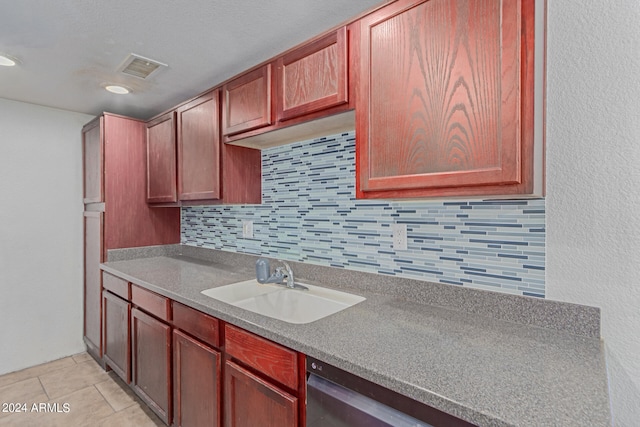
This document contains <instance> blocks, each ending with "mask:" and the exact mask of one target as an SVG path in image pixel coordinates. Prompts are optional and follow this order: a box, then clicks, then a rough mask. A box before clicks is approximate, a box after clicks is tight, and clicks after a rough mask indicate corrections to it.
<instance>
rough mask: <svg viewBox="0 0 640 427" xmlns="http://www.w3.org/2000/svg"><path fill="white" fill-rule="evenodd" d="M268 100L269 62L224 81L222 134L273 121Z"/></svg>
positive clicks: (269, 91) (253, 127)
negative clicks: (226, 81) (225, 82)
mask: <svg viewBox="0 0 640 427" xmlns="http://www.w3.org/2000/svg"><path fill="white" fill-rule="evenodd" d="M271 102H272V101H271V64H267V65H265V66H263V67H260V68H258V69H256V70H253V71H250V72H248V73H246V74H244V75H242V76H240V77H238V78H236V79H234V80H232V81H231V82H229V83H227V84H225V85H224V86H223V87H222V133H223V135H225V136H228V135H235V134H238V133H241V132H247V131H250V130H253V129H257V128H261V127H264V126H268V125H270V124H271V123H272V122H273V119H272V109H271Z"/></svg>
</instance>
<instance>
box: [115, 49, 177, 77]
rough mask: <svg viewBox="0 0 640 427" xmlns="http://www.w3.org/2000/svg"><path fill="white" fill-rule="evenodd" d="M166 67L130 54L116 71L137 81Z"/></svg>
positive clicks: (160, 63)
mask: <svg viewBox="0 0 640 427" xmlns="http://www.w3.org/2000/svg"><path fill="white" fill-rule="evenodd" d="M167 66H168V65H167V64H163V63H162V62H158V61H155V60H153V59H149V58H145V57H144V56H140V55H136V54H135V53H132V54H130V55H129V56H128V57H127V59H125V61H124V62H123V63H122V65H120V67H119V68H118V71H120V72H122V73H124V74H128V75H130V76H134V77H137V78H139V79H146V78H147V77H149V76H150V75H152V74H154V73H156V72H157V71H158V70H160V69H162V68H163V67H167Z"/></svg>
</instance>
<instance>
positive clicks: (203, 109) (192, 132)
mask: <svg viewBox="0 0 640 427" xmlns="http://www.w3.org/2000/svg"><path fill="white" fill-rule="evenodd" d="M218 98H219V91H218V90H214V91H212V92H209V93H207V94H206V95H202V96H201V97H199V98H196V99H195V100H193V101H191V102H189V103H188V104H185V105H183V106H181V107H179V108H178V110H177V115H178V174H179V177H178V187H179V199H180V200H205V199H219V198H220V195H221V194H220V177H221V162H220V158H221V157H220V130H219V129H220V128H219V125H218V123H219V110H218V104H219V101H218Z"/></svg>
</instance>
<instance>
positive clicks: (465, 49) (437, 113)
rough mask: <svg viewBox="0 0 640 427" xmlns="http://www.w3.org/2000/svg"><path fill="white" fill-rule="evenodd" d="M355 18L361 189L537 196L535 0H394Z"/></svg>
mask: <svg viewBox="0 0 640 427" xmlns="http://www.w3.org/2000/svg"><path fill="white" fill-rule="evenodd" d="M360 25H361V27H360V32H359V33H360V38H359V44H360V46H359V55H360V59H359V69H358V72H359V83H358V88H359V91H358V95H359V97H358V99H357V100H356V124H357V127H356V135H357V140H356V153H357V161H356V162H357V165H356V171H357V172H356V192H357V197H360V198H395V197H431V196H471V195H526V194H532V193H533V184H534V165H533V163H534V160H533V159H534V155H533V144H534V141H533V111H534V110H533V84H534V79H533V72H534V69H533V66H534V63H533V47H534V1H533V0H502V1H496V0H485V1H475V2H469V1H464V0H430V1H416V0H399V1H397V2H394V3H391V4H389V5H388V6H386V7H384V8H381V9H379V10H378V11H376V12H374V13H372V14H370V15H368V16H366V17H364V18H363V19H361V20H360Z"/></svg>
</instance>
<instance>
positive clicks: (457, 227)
mask: <svg viewBox="0 0 640 427" xmlns="http://www.w3.org/2000/svg"><path fill="white" fill-rule="evenodd" d="M262 194H263V195H262V204H261V205H232V206H198V207H186V208H182V227H181V230H182V243H183V244H187V245H192V246H202V247H207V248H213V249H219V250H226V251H233V252H243V253H249V254H254V255H265V256H269V257H274V258H281V259H285V260H293V261H304V262H309V263H314V264H319V265H326V266H332V267H340V268H347V269H353V270H359V271H366V272H372V273H379V274H387V275H396V276H403V277H410V278H414V279H421V280H426V281H432V282H440V283H447V284H451V285H459V286H468V287H473V288H482V289H489V290H494V291H499V292H507V293H515V294H519V295H529V296H537V297H544V277H545V274H544V273H545V271H544V269H545V202H544V199H534V200H477V199H474V200H449V199H442V200H413V201H387V200H375V201H372V200H356V198H355V133H354V132H349V133H345V134H341V135H332V136H327V137H325V138H319V139H314V140H310V141H303V142H299V143H293V144H289V145H285V146H280V147H274V148H269V149H266V150H263V151H262ZM243 220H251V221H253V228H254V231H253V232H254V236H253V238H243V237H242V221H243ZM392 224H406V226H407V250H394V249H393V241H392V228H391V225H392Z"/></svg>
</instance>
